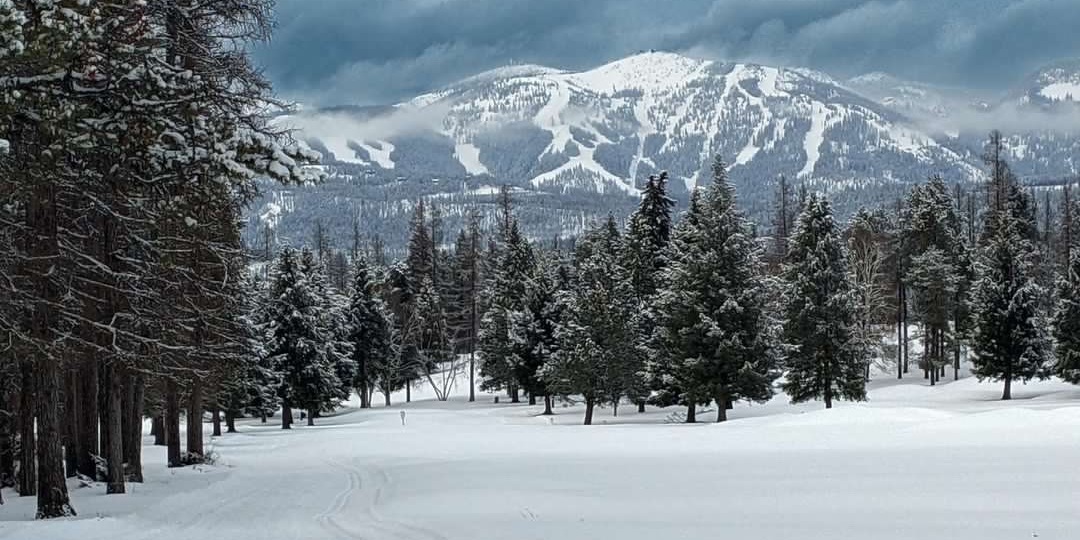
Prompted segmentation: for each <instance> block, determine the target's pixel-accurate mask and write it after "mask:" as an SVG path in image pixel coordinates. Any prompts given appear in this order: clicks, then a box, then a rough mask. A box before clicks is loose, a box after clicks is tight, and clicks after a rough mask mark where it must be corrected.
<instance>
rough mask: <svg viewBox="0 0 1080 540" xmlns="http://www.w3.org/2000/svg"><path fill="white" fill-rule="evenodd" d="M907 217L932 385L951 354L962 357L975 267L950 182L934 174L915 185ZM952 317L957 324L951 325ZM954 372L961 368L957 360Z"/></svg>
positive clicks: (909, 263)
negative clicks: (970, 259) (964, 237)
mask: <svg viewBox="0 0 1080 540" xmlns="http://www.w3.org/2000/svg"><path fill="white" fill-rule="evenodd" d="M905 211H906V214H905V216H904V220H903V223H904V230H903V231H902V232H901V234H903V235H904V243H903V245H904V249H905V252H904V256H905V258H906V260H905V261H904V267H905V269H906V274H907V275H906V280H907V284H908V285H909V286H910V287H911V289H912V290H913V292H914V293H915V295H914V299H913V300H914V301H913V302H912V307H913V308H914V310H915V313H916V315H917V316H918V318H919V320H920V322H922V323H923V358H922V362H921V363H922V367H923V369H924V371H925V375H926V377H927V378H928V379H930V384H931V385H933V384H935V383H936V382H937V380H938V379H939V377H940V375H941V373H940V372H942V371H944V368H945V366H946V365H948V364H949V363H954V364H955V362H950V359H952V360H956V361H958V359H959V358H958V352H959V338H960V335H958V333H957V332H956V330H957V329H960V330H963V329H964V327H965V324H964V323H965V322H966V321H965V320H964V319H965V318H966V317H964V315H965V314H966V313H967V311H968V310H967V304H968V301H969V300H968V294H967V293H968V291H969V290H970V283H969V276H970V266H969V260H968V255H967V247H966V246H965V245H964V242H963V240H962V231H961V227H960V219H959V217H958V216H957V214H956V205H955V204H954V201H953V199H952V196H951V195H950V193H949V189H948V187H947V186H946V185H945V181H944V180H942V179H941V177H940V176H934V177H932V178H931V179H930V181H929V182H927V183H926V184H922V185H918V186H915V187H914V188H913V189H912V190H911V193H910V194H909V196H908V204H907V205H906V207H905ZM950 322H951V323H952V324H951V325H950ZM954 371H955V372H956V373H954V375H957V374H958V373H959V368H958V367H957V366H956V365H954Z"/></svg>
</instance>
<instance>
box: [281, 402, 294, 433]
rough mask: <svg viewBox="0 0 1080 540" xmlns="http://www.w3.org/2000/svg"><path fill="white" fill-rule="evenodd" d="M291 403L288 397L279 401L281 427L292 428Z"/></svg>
mask: <svg viewBox="0 0 1080 540" xmlns="http://www.w3.org/2000/svg"><path fill="white" fill-rule="evenodd" d="M292 423H293V417H292V404H291V403H289V400H288V399H284V400H282V401H281V429H292Z"/></svg>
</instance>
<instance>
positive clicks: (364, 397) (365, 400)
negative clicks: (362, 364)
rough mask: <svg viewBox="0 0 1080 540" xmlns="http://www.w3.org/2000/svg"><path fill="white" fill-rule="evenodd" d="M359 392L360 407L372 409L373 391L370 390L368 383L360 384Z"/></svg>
mask: <svg viewBox="0 0 1080 540" xmlns="http://www.w3.org/2000/svg"><path fill="white" fill-rule="evenodd" d="M358 393H359V394H360V408H361V409H370V408H371V392H368V388H367V383H364V384H362V385H360V388H359V392H358Z"/></svg>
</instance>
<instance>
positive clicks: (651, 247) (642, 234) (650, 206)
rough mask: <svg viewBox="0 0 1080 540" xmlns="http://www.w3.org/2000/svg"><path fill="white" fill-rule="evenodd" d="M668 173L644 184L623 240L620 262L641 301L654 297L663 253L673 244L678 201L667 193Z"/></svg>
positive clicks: (661, 174) (653, 177)
mask: <svg viewBox="0 0 1080 540" xmlns="http://www.w3.org/2000/svg"><path fill="white" fill-rule="evenodd" d="M667 180H668V174H667V172H666V171H665V172H662V173H660V175H659V176H656V175H652V176H649V179H648V180H647V181H646V182H645V188H644V189H643V190H642V194H641V202H640V203H639V204H638V208H637V210H635V211H634V213H633V214H631V215H630V219H629V221H628V222H627V225H626V236H625V238H624V239H623V249H622V253H621V254H620V256H621V259H620V260H621V262H622V265H623V267H624V268H626V272H627V276H628V279H629V280H630V286H631V287H633V289H634V294H635V295H636V296H637V297H638V300H639V301H641V302H646V301H647V300H648V299H649V298H651V297H652V296H653V295H654V294H655V293H656V290H657V288H658V287H659V285H660V284H659V283H658V280H659V276H660V271H661V270H662V269H663V268H664V266H665V263H666V260H665V258H664V250H665V249H666V248H667V245H668V243H669V242H670V241H671V227H672V226H671V221H672V219H671V212H672V208H674V206H675V200H674V199H672V198H671V197H669V196H668V194H667Z"/></svg>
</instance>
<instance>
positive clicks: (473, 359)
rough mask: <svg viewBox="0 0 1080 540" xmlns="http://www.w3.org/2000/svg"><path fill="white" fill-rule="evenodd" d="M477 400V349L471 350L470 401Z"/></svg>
mask: <svg viewBox="0 0 1080 540" xmlns="http://www.w3.org/2000/svg"><path fill="white" fill-rule="evenodd" d="M473 401H476V351H469V402H470V403H472V402H473Z"/></svg>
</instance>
